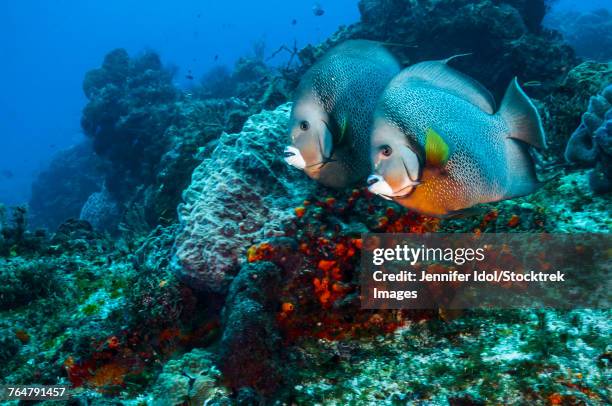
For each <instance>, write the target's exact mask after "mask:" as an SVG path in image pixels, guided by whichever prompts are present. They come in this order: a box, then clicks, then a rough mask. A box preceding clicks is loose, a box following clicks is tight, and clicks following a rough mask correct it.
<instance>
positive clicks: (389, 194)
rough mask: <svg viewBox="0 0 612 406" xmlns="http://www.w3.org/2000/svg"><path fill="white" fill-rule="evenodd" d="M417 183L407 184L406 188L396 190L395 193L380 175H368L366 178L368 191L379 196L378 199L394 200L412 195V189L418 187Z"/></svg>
mask: <svg viewBox="0 0 612 406" xmlns="http://www.w3.org/2000/svg"><path fill="white" fill-rule="evenodd" d="M419 184H420V183H419V182H409V184H408V185H406V187H403V188H402V189H400V190H398V191H397V192H395V191H393V189H392V188H391V185H389V184H388V183H387V181H386V180H385V179H384V178H383V177H382V176H380V175H370V176H368V185H369V186H368V190H369V191H370V192H371V193H374V194H375V195H379V196H380V197H382V198H384V199H387V200H393V199H394V198H400V197H404V196H407V195H409V194H410V193H412V191H413V190H414V188H415V187H416V186H418V185H419Z"/></svg>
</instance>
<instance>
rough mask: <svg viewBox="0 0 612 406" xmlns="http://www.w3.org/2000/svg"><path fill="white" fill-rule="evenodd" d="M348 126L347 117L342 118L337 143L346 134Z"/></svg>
mask: <svg viewBox="0 0 612 406" xmlns="http://www.w3.org/2000/svg"><path fill="white" fill-rule="evenodd" d="M348 124H349V119H348V116H346V115H345V116H344V117H342V122H341V123H340V139H339V142H340V141H342V139H343V138H344V135H345V134H346V131H347V130H348Z"/></svg>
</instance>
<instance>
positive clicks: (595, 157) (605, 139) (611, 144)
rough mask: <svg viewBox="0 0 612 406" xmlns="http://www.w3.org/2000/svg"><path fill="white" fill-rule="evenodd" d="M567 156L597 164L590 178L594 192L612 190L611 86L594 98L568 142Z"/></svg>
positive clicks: (593, 164) (577, 161) (569, 158)
mask: <svg viewBox="0 0 612 406" xmlns="http://www.w3.org/2000/svg"><path fill="white" fill-rule="evenodd" d="M565 159H567V160H568V161H569V162H575V163H579V164H583V165H588V166H591V167H595V169H594V170H593V171H592V172H591V176H590V178H589V184H590V185H591V188H592V189H593V191H595V192H596V193H607V192H610V191H612V85H608V86H607V87H606V88H604V89H603V90H602V92H601V94H599V95H595V96H593V97H591V100H590V102H589V107H588V109H587V111H586V113H584V115H583V116H582V123H581V124H580V127H578V129H577V130H576V131H575V132H574V133H573V134H572V136H571V138H570V139H569V141H568V144H567V149H566V150H565Z"/></svg>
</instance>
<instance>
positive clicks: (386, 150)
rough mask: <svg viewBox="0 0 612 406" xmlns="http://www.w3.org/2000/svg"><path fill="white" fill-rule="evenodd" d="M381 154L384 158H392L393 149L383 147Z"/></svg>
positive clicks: (386, 146)
mask: <svg viewBox="0 0 612 406" xmlns="http://www.w3.org/2000/svg"><path fill="white" fill-rule="evenodd" d="M380 152H381V154H383V156H387V157H388V156H391V154H392V153H393V149H392V148H391V147H390V146H388V145H383V146H382V147H380Z"/></svg>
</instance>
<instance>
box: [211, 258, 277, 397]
mask: <svg viewBox="0 0 612 406" xmlns="http://www.w3.org/2000/svg"><path fill="white" fill-rule="evenodd" d="M280 282H281V269H280V268H278V267H277V266H275V265H274V264H272V263H270V262H258V263H252V264H247V265H245V266H243V267H242V269H241V270H240V273H239V274H238V275H237V276H236V278H234V280H233V282H232V284H231V286H230V289H229V293H228V295H227V299H226V304H225V308H224V310H223V312H224V314H223V327H224V332H223V337H222V338H221V343H220V346H221V352H220V368H221V371H222V372H223V376H224V377H225V379H227V381H228V382H229V385H230V386H231V387H232V388H234V389H237V390H240V389H241V388H252V389H255V390H256V391H258V392H261V393H267V394H271V393H273V392H274V391H275V390H276V389H278V387H279V386H280V385H281V384H282V373H281V369H282V363H281V362H280V352H279V351H278V347H279V345H280V342H281V337H280V334H279V331H278V327H277V323H276V317H275V316H276V310H277V308H278V293H279V289H278V287H279V286H280Z"/></svg>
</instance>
